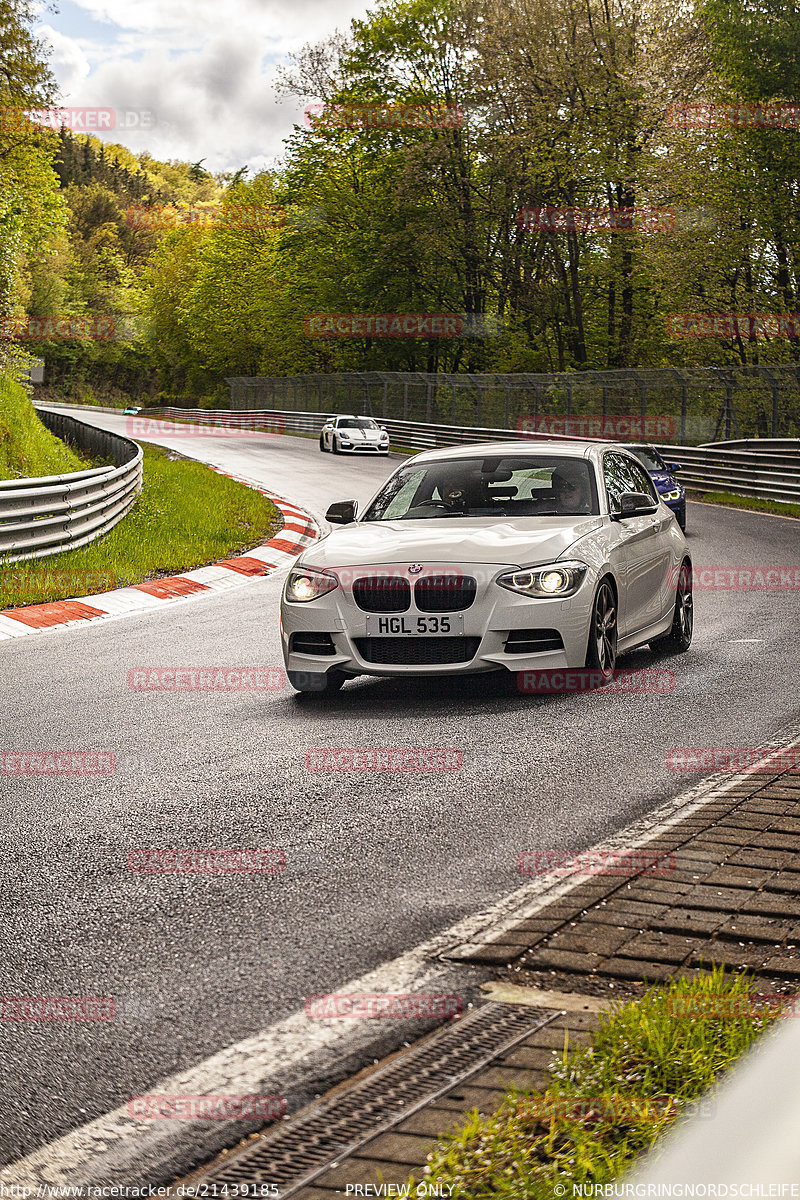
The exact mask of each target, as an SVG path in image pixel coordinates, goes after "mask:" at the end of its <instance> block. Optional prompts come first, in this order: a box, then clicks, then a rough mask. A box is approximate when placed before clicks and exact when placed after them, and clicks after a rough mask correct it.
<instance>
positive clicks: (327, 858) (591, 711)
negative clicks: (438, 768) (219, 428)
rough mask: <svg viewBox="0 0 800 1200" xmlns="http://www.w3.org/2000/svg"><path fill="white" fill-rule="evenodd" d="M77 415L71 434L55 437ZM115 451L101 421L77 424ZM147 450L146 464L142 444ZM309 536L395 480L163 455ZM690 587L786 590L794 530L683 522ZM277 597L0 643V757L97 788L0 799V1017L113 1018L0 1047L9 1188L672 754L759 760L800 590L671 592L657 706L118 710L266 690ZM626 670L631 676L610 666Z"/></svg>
mask: <svg viewBox="0 0 800 1200" xmlns="http://www.w3.org/2000/svg"><path fill="white" fill-rule="evenodd" d="M76 415H79V416H83V417H84V419H86V418H85V415H84V414H76ZM91 419H92V420H93V421H94V422H95V423H97V424H99V425H104V426H105V427H107V428H116V429H120V430H121V429H124V420H123V418H119V417H113V416H110V415H109V416H105V415H104V414H98V415H97V416H93V417H92V418H91ZM150 440H153V441H155V440H156V439H155V438H152V437H151V439H150ZM163 442H164V444H168V445H172V446H174V447H175V448H177V449H180V450H181V451H182V452H183V453H186V454H189V455H191V456H193V457H198V458H202V459H204V460H206V461H210V462H213V463H215V464H216V465H218V466H221V467H223V468H224V469H226V470H228V471H230V472H232V473H236V474H239V475H242V476H246V477H248V478H250V479H252V480H256V481H260V482H262V483H263V484H265V485H267V486H268V487H270V488H271V489H272V490H274V491H275V492H277V493H279V494H281V495H284V496H286V497H287V498H289V499H291V500H294V501H296V502H298V503H299V504H301V505H304V506H305V507H307V508H309V509H311V510H312V511H313V512H314V513H315V514H317V515H320V514H323V513H324V511H325V509H326V507H327V505H328V503H329V502H331V501H333V500H337V499H345V498H349V497H355V498H357V499H359V500H365V499H366V498H367V497H368V496H369V495H370V494H371V493H372V492H373V491H374V489H375V487H376V486H377V485H378V484H379V483H380V482H381V480H382V479H383V478H384V477H385V476H386V475H387V474H388V473H389V471H390V470H391V469H392V468H393V467H394V465H395V464H396V462H397V461H399V459H398V458H397V457H396V456H394V455H392V456H391V457H390V460H389V461H388V462H387V461H385V460H358V461H355V462H353V461H350V459H348V458H345V457H333V456H330V455H324V456H323V455H321V454H320V453H319V451H318V449H317V446H316V443H315V442H314V441H312V440H308V439H302V438H297V437H261V436H258V435H256V436H248V437H242V436H238V437H237V436H227V435H221V436H215V437H211V436H209V435H208V433H207V431H203V433H202V435H198V436H196V437H194V438H190V437H189V436H183V437H165V438H164V439H163ZM688 519H689V545H690V549H691V552H692V555H693V557H694V563H695V566H696V567H698V568H700V567H705V566H734V565H739V566H746V567H752V566H756V565H761V566H764V567H771V566H776V565H778V566H780V565H783V566H798V565H800V536H798V535H799V534H800V525H798V523H797V522H794V521H790V520H787V519H779V518H772V517H769V516H761V515H756V514H751V513H743V512H735V511H732V510H726V509H721V508H714V507H711V506H708V505H703V506H700V505H690V506H689V518H688ZM281 585H282V575H273V576H270V577H267V578H264V579H258V580H254V581H252V582H250V583H248V584H247V585H246V586H243V587H241V588H239V589H236V590H233V591H229V592H225V593H219V594H213V595H209V596H208V597H203V598H201V599H191V600H189V601H187V602H185V603H178V604H175V605H165V606H164V607H163V608H160V609H156V611H151V612H146V613H143V614H135V615H131V616H127V617H125V618H122V619H118V620H109V621H107V622H96V623H94V624H93V625H91V626H87V627H85V628H79V627H78V628H68V629H63V630H56V631H53V632H48V633H45V634H36V635H33V636H30V637H23V638H17V639H10V640H8V641H5V642H3V643H2V644H0V661H1V662H2V678H3V687H2V692H1V693H0V712H1V713H2V718H1V719H2V726H1V728H2V741H1V743H0V748H2V750H6V751H7V750H11V751H31V750H36V751H41V750H52V749H98V750H107V751H111V752H113V753H114V754H115V755H116V756H117V763H118V766H117V771H116V774H114V775H110V776H108V777H105V778H101V779H89V778H78V779H76V778H70V777H65V776H64V777H35V776H31V777H25V778H22V777H6V778H3V779H2V780H1V781H0V782H1V783H2V799H1V800H0V813H1V815H2V819H1V820H0V840H1V841H2V849H3V855H2V862H3V872H2V873H3V882H2V889H0V920H1V921H2V926H1V928H2V935H1V937H2V947H3V954H2V962H3V973H2V989H0V990H1V991H2V993H3V994H5V995H10V996H26V995H28V996H42V995H51V996H52V995H71V996H76V995H92V996H113V997H115V999H116V1004H117V1014H118V1015H117V1019H116V1020H115V1021H113V1022H98V1023H80V1022H79V1023H65V1024H62V1023H52V1022H47V1023H36V1022H30V1021H28V1022H2V1023H0V1062H1V1063H2V1066H0V1094H1V1095H2V1104H1V1107H2V1110H3V1112H2V1134H0V1137H1V1138H2V1143H1V1144H0V1162H3V1163H7V1162H11V1161H14V1160H16V1159H17V1158H19V1157H21V1156H23V1155H24V1154H26V1153H29V1152H30V1151H31V1150H33V1149H34V1148H35V1147H38V1146H42V1145H43V1144H45V1143H47V1142H50V1141H51V1140H52V1139H54V1138H56V1137H58V1136H60V1135H62V1134H64V1133H65V1132H67V1131H69V1130H71V1129H74V1128H75V1127H77V1126H80V1125H83V1124H84V1123H85V1122H87V1121H89V1120H91V1119H92V1118H94V1117H96V1116H98V1115H100V1114H102V1113H104V1112H106V1111H108V1110H110V1109H113V1108H115V1107H116V1106H118V1105H119V1104H124V1103H125V1101H126V1100H127V1099H128V1098H129V1097H131V1096H134V1095H137V1094H141V1093H147V1092H148V1091H152V1090H154V1085H155V1084H157V1082H158V1080H160V1079H162V1078H164V1077H165V1076H168V1075H171V1074H173V1073H175V1072H176V1071H179V1070H183V1069H186V1068H188V1067H190V1066H192V1065H194V1064H196V1063H199V1062H200V1061H201V1060H203V1059H205V1058H207V1057H208V1056H210V1055H212V1054H214V1053H215V1052H217V1051H219V1050H220V1049H222V1048H224V1047H226V1046H228V1045H230V1044H232V1043H235V1042H238V1041H240V1040H241V1039H243V1038H246V1037H248V1036H250V1035H252V1034H254V1033H256V1032H257V1031H259V1030H264V1029H266V1028H268V1027H269V1026H271V1025H272V1024H273V1023H274V1022H277V1021H279V1020H282V1019H283V1018H285V1017H287V1016H288V1015H289V1014H291V1013H293V1012H296V1011H297V1010H298V1009H302V1007H303V1002H304V997H305V996H306V995H308V994H312V993H322V992H327V991H332V990H334V989H336V988H338V987H341V986H342V984H343V983H345V982H346V981H347V980H348V979H352V978H355V977H358V976H360V975H362V974H363V973H365V972H366V971H368V970H370V969H372V968H374V967H377V966H378V965H380V964H381V963H383V962H385V961H387V960H389V959H392V958H394V957H395V956H397V955H399V954H401V953H403V952H404V951H405V950H407V949H409V948H412V947H414V946H416V945H418V944H419V943H420V942H422V941H423V940H425V939H426V938H428V937H430V936H431V935H432V934H435V933H436V932H438V931H440V930H442V929H444V928H446V927H448V926H449V925H451V924H453V923H454V922H456V921H457V920H459V919H460V918H461V917H463V916H465V915H468V914H470V913H473V912H474V911H475V910H476V909H478V908H479V907H481V906H484V905H487V904H490V903H492V902H494V901H495V900H497V899H498V898H500V897H503V896H505V895H507V894H509V893H510V892H513V891H515V890H516V889H517V888H518V887H519V886H520V884H521V883H523V882H525V880H524V879H522V878H521V877H520V875H519V874H518V873H517V856H518V854H519V852H520V851H521V850H524V849H534V850H539V851H546V850H554V851H567V852H571V853H575V852H578V851H581V850H585V849H587V848H589V847H591V846H592V845H593V844H594V843H595V842H597V841H598V840H599V839H601V838H603V837H605V836H607V835H609V834H612V833H613V832H614V831H616V830H618V829H620V828H622V827H623V826H625V825H627V824H628V823H629V822H631V821H633V820H635V819H637V818H640V817H642V816H643V815H645V814H646V813H647V812H649V811H650V810H652V809H654V808H655V807H656V806H658V805H659V804H661V803H663V802H664V801H665V800H667V799H669V798H670V797H672V796H674V795H675V794H677V793H678V792H680V791H682V790H683V789H685V788H686V787H687V786H688V785H690V784H693V783H696V782H697V780H698V779H699V776H698V775H685V774H677V773H675V772H674V771H671V770H669V769H668V767H667V765H666V756H667V754H668V751H669V750H670V749H671V748H673V747H681V746H728V747H731V746H762V745H764V744H765V743H766V742H768V741H769V740H770V738H772V737H773V736H774V735H775V734H776V733H777V732H778V731H779V730H781V729H782V728H784V727H786V726H787V725H789V724H791V723H792V722H795V723H796V720H797V716H798V712H799V711H800V702H799V701H798V655H797V633H798V628H799V627H800V592H798V591H797V590H795V591H764V590H733V591H732V590H715V591H701V592H698V593H697V594H696V627H695V641H694V645H693V647H692V649H691V651H690V652H689V653H688V654H687V655H684V656H681V657H679V658H678V659H675V660H670V661H664V660H658V663H657V665H659V666H661V667H669V668H670V669H672V670H674V671H675V674H676V676H677V686H676V687H675V690H674V691H673V692H672V693H671V694H654V695H641V696H626V695H619V694H616V695H614V694H609V693H599V694H589V695H576V696H558V697H541V696H540V697H530V696H529V697H526V696H513V695H511V696H510V695H508V694H505V693H504V692H503V691H502V689H501V688H499V687H496V686H494V685H493V684H492V682H491V681H488V680H487V678H486V677H474V678H473V679H472V680H469V679H465V680H444V681H439V682H436V681H426V680H419V679H416V680H413V681H409V682H404V681H399V682H396V681H387V680H374V679H373V680H371V679H366V678H364V679H359V680H356V681H353V682H351V683H348V684H346V685H345V688H344V690H343V691H342V692H341V693H340V694H339V695H338V696H335V697H334V698H332V699H331V700H329V701H326V702H325V703H323V704H320V703H319V702H318V701H311V702H310V703H309V702H308V701H307V700H298V699H297V698H295V696H294V693H292V692H290V691H289V690H288V689H287V690H286V691H282V692H275V693H264V692H260V693H259V692H215V693H212V692H194V693H184V694H180V695H174V694H168V693H148V692H136V691H132V690H130V689H129V688H128V685H127V674H128V671H129V670H130V669H131V668H134V667H142V666H189V665H193V666H220V665H222V666H225V665H230V666H261V667H263V666H281V665H282V661H281V654H280V645H279V634H278V600H279V593H280V588H281ZM620 665H622V666H626V667H632V668H633V667H648V666H652V665H655V662H654V660H653V658H652V656H651V654H650V653H649V652H648V651H639V652H637V653H635V654H634V655H631V656H628V657H627V658H626V659H624V660H622V662H621V664H620ZM342 746H348V747H370V746H383V747H386V746H406V747H407V746H416V747H420V746H427V747H448V748H456V749H459V750H461V751H462V752H463V763H464V765H463V768H462V769H461V770H459V771H454V772H451V773H447V774H396V773H381V774H380V775H375V776H370V775H365V774H363V773H334V774H324V775H323V774H313V773H310V772H309V771H307V770H306V769H305V767H304V755H305V752H306V751H307V750H308V749H312V748H318V747H342ZM153 846H160V847H181V846H187V847H198V846H261V847H279V848H281V849H282V850H284V852H285V854H286V858H287V867H286V870H285V871H284V872H283V874H281V875H278V876H274V877H270V876H263V875H261V876H260V875H250V876H246V875H245V876H230V875H229V876H216V877H204V876H199V875H171V876H170V875H166V876H159V875H137V874H133V873H132V872H130V871H129V870H127V867H126V861H127V856H128V853H129V851H130V850H131V849H135V848H137V847H153Z"/></svg>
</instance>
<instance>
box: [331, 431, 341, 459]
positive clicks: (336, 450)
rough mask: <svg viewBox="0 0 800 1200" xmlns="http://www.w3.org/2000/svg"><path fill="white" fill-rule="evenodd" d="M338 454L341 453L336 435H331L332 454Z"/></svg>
mask: <svg viewBox="0 0 800 1200" xmlns="http://www.w3.org/2000/svg"><path fill="white" fill-rule="evenodd" d="M338 453H339V446H338V444H337V441H336V434H335V433H332V434H331V454H338Z"/></svg>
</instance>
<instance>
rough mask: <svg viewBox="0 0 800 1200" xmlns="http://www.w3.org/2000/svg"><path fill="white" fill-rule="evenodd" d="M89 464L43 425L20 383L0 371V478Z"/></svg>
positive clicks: (57, 472)
mask: <svg viewBox="0 0 800 1200" xmlns="http://www.w3.org/2000/svg"><path fill="white" fill-rule="evenodd" d="M92 465H93V464H92V463H90V462H88V461H85V460H84V459H81V458H80V457H79V456H78V455H77V454H76V453H75V452H74V450H71V449H70V447H69V446H67V445H65V443H64V442H62V441H61V439H60V438H57V437H55V435H54V434H52V433H50V431H49V430H48V429H45V427H44V425H43V424H42V423H41V421H40V420H39V418H38V417H37V415H36V410H35V409H34V407H33V405H32V404H31V402H30V400H29V398H28V393H27V392H26V390H25V388H24V387H23V386H22V384H20V383H17V382H16V381H15V380H13V379H11V378H10V377H9V376H8V375H0V479H20V478H23V477H24V476H26V475H29V476H31V477H33V478H36V477H37V476H39V475H62V474H64V473H66V472H67V471H82V470H84V469H85V468H86V467H90V466H92Z"/></svg>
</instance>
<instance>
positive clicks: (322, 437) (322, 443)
mask: <svg viewBox="0 0 800 1200" xmlns="http://www.w3.org/2000/svg"><path fill="white" fill-rule="evenodd" d="M319 448H320V450H321V451H322V453H323V454H324V453H325V435H324V434H323V433H321V434H320V435H319Z"/></svg>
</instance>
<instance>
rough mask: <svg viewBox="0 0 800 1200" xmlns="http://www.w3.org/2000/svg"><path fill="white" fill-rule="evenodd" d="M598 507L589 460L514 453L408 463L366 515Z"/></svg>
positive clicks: (546, 512)
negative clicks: (490, 456)
mask: <svg viewBox="0 0 800 1200" xmlns="http://www.w3.org/2000/svg"><path fill="white" fill-rule="evenodd" d="M599 511H600V509H599V507H598V500H597V487H596V484H595V478H594V471H593V469H592V467H591V465H590V464H589V463H588V462H586V461H585V460H584V459H580V458H563V457H560V456H555V455H519V454H515V455H508V456H502V455H495V456H493V457H492V458H457V459H450V460H443V461H439V462H434V463H430V464H428V465H425V466H423V465H418V466H413V465H412V464H409V466H407V467H403V468H401V470H399V471H398V472H397V473H396V474H395V475H393V476H392V477H391V479H389V480H387V482H386V484H385V485H384V487H383V488H382V489H381V491H380V492H379V493H378V495H377V496H376V497H375V499H374V500H373V502H372V504H371V505H370V507H369V508H368V509H367V511H366V513H365V515H364V520H365V521H418V520H424V519H426V518H429V517H433V518H436V517H438V518H441V517H492V516H505V517H544V516H561V515H566V516H578V515H580V514H584V513H585V514H587V515H594V516H597V515H598V513H599Z"/></svg>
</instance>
